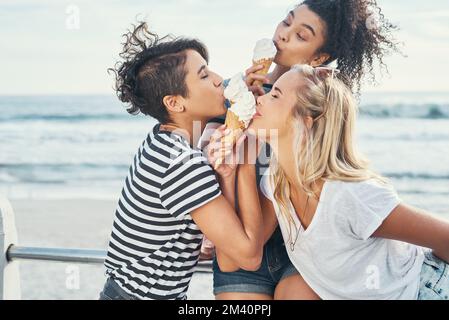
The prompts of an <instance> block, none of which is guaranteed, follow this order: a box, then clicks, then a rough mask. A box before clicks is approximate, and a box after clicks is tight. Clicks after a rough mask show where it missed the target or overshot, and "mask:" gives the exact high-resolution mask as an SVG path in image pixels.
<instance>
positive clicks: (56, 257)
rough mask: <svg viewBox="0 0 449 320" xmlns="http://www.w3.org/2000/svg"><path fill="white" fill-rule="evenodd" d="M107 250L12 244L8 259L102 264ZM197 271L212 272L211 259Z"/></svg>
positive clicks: (199, 266) (203, 263) (8, 251)
mask: <svg viewBox="0 0 449 320" xmlns="http://www.w3.org/2000/svg"><path fill="white" fill-rule="evenodd" d="M106 254H107V252H106V250H96V249H65V248H37V247H23V246H15V245H12V246H10V247H9V248H8V250H7V252H6V258H7V259H8V261H14V260H39V261H54V262H68V263H85V264H102V263H104V260H105V259H106ZM195 272H199V273H210V272H212V262H211V261H210V260H205V261H200V262H199V263H198V265H197V266H196V269H195Z"/></svg>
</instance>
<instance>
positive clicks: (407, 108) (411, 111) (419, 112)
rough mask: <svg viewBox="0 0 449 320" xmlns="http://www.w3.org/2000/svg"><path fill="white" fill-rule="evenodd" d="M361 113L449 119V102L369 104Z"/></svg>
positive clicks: (367, 115)
mask: <svg viewBox="0 0 449 320" xmlns="http://www.w3.org/2000/svg"><path fill="white" fill-rule="evenodd" d="M360 115H361V116H363V117H371V118H412V119H433V120H435V119H449V104H394V105H385V104H369V105H362V106H361V107H360Z"/></svg>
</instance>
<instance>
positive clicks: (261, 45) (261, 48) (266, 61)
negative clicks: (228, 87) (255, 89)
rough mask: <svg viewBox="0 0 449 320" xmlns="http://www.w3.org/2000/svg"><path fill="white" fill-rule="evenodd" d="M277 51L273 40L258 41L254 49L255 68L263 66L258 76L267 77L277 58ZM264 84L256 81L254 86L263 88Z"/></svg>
mask: <svg viewBox="0 0 449 320" xmlns="http://www.w3.org/2000/svg"><path fill="white" fill-rule="evenodd" d="M276 53H277V49H276V46H275V45H274V42H273V40H271V39H262V40H259V41H257V43H256V47H255V48H254V56H253V66H258V65H261V66H263V67H262V68H261V69H259V70H258V71H257V72H256V74H259V75H267V74H268V71H269V70H270V67H271V64H272V63H273V61H274V57H275V56H276ZM262 84H263V83H262V82H260V81H259V80H256V81H255V82H254V84H253V85H256V86H261V85H262Z"/></svg>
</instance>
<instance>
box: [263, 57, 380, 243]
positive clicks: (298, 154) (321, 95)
mask: <svg viewBox="0 0 449 320" xmlns="http://www.w3.org/2000/svg"><path fill="white" fill-rule="evenodd" d="M292 70H294V71H297V72H299V73H300V74H301V75H302V76H303V78H304V80H305V85H303V86H301V87H300V88H298V92H297V103H296V105H295V107H294V108H293V114H292V116H291V117H290V125H291V127H292V129H293V130H294V132H295V138H294V141H293V145H292V150H293V153H294V155H295V162H296V168H297V170H296V175H297V176H296V177H292V178H294V179H295V180H296V182H297V183H299V186H300V187H302V188H303V190H304V191H305V192H306V193H307V195H309V196H312V197H315V198H318V197H317V195H315V193H314V186H315V183H316V182H317V181H319V180H320V179H324V180H334V181H335V180H337V181H346V182H360V181H365V180H369V179H373V178H374V179H377V180H379V181H382V182H384V181H386V180H385V179H384V178H382V177H381V176H379V175H377V174H376V173H374V172H373V171H371V170H370V169H369V165H368V161H366V160H365V159H364V158H363V157H362V156H361V155H360V154H359V153H358V152H357V150H356V147H355V143H354V126H355V120H356V117H357V112H358V107H357V103H356V101H355V99H354V97H353V95H352V93H351V90H350V89H349V88H348V87H347V86H346V85H345V84H344V83H343V81H341V80H339V79H337V78H336V77H334V72H333V71H332V69H327V70H326V69H324V68H322V69H318V68H313V67H311V66H309V65H296V66H293V67H292ZM330 72H332V75H331V76H330V75H329V73H330ZM306 117H311V118H312V119H313V125H312V126H311V128H310V129H309V128H307V126H306V123H305V121H304V120H305V118H306ZM270 171H271V179H272V183H273V186H274V199H275V201H276V203H277V205H278V206H279V209H280V211H281V213H282V215H283V216H284V218H285V219H286V220H287V221H288V222H289V225H290V227H291V224H292V223H293V224H294V220H293V218H292V216H291V215H290V211H289V209H288V207H289V205H288V204H289V203H290V202H289V201H290V200H289V198H290V184H289V180H288V179H287V176H286V174H285V173H284V171H283V170H282V168H281V167H280V166H279V163H278V161H277V159H276V157H275V156H274V155H273V157H272V159H271V162H270ZM290 236H291V232H290Z"/></svg>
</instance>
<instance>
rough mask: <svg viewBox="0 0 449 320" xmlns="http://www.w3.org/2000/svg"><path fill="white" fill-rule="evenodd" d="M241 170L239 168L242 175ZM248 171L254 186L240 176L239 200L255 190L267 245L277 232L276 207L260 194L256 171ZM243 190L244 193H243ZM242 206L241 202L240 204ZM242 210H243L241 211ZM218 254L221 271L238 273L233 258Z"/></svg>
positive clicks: (244, 177) (249, 169) (237, 267)
mask: <svg viewBox="0 0 449 320" xmlns="http://www.w3.org/2000/svg"><path fill="white" fill-rule="evenodd" d="M240 170H241V168H239V173H240ZM246 170H248V172H249V173H250V175H251V177H248V178H249V179H252V180H251V181H253V182H254V184H251V185H249V184H248V181H249V180H247V178H246V176H245V175H243V176H242V175H240V178H239V180H238V181H239V186H238V190H239V199H241V198H244V197H247V196H248V194H250V193H251V194H254V190H256V196H257V197H258V199H259V202H260V206H261V210H262V217H263V239H264V240H263V241H264V242H263V243H264V244H265V243H266V242H267V241H268V240H269V239H270V238H271V236H272V235H273V232H274V230H276V227H277V225H278V221H277V217H276V213H275V211H274V207H273V204H272V202H271V201H270V200H269V199H267V198H266V197H265V196H264V195H263V194H262V192H260V191H259V190H258V189H257V188H256V186H255V184H256V177H255V171H253V170H254V169H252V168H250V167H247V168H246ZM253 173H254V179H253V178H252V174H253ZM242 188H243V191H242ZM239 205H240V202H239ZM240 210H241V209H240ZM216 254H217V262H218V265H219V267H220V270H221V271H223V272H233V271H237V270H238V269H239V265H238V263H236V262H235V261H234V260H233V259H232V258H231V257H229V256H227V255H226V254H224V253H223V252H222V251H220V250H218V249H217V250H216Z"/></svg>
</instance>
